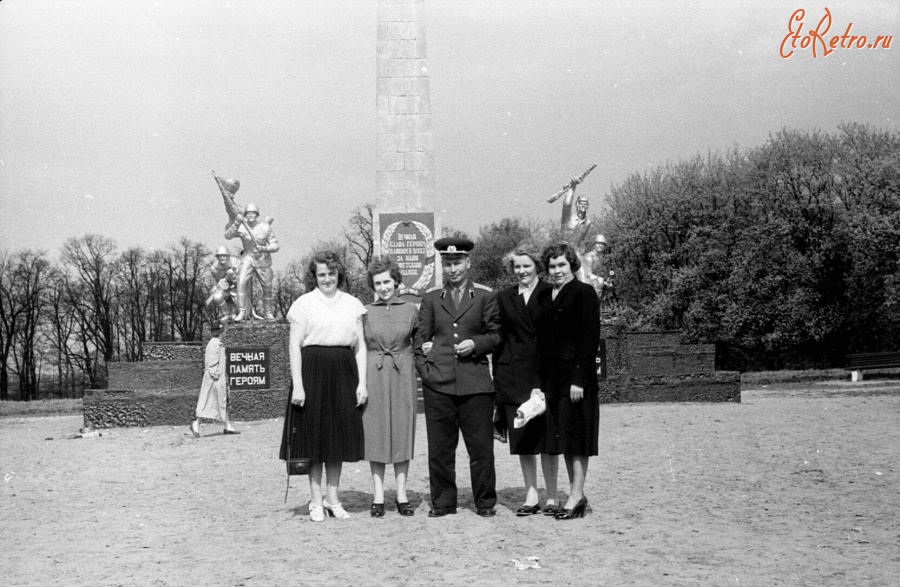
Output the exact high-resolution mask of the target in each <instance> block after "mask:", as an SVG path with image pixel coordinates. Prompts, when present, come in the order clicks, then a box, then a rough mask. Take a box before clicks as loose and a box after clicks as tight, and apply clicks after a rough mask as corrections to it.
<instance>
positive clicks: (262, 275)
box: [207, 174, 278, 322]
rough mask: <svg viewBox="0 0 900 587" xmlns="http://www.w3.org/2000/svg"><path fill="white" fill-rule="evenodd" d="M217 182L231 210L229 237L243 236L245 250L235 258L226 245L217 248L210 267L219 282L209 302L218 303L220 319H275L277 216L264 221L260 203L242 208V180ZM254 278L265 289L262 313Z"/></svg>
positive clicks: (216, 283) (226, 227)
mask: <svg viewBox="0 0 900 587" xmlns="http://www.w3.org/2000/svg"><path fill="white" fill-rule="evenodd" d="M213 176H214V177H215V174H213ZM216 183H218V184H219V190H220V191H221V192H222V198H223V200H224V201H225V211H226V212H227V213H228V223H227V224H226V225H225V238H226V239H233V238H239V239H240V240H241V245H242V249H241V254H240V256H239V257H233V256H232V255H231V253H230V252H229V251H228V249H227V248H226V247H224V246H221V247H219V248H218V249H216V260H215V261H214V262H213V264H212V265H211V266H210V275H211V277H212V279H213V281H214V282H215V285H214V286H213V292H212V294H211V295H210V297H209V298H208V299H207V304H210V303H213V304H215V305H216V308H217V309H218V314H219V319H220V320H223V321H227V320H234V321H235V322H240V321H241V320H244V319H246V318H251V317H252V318H256V319H257V320H262V319H265V320H274V319H275V298H274V294H273V288H272V281H273V278H274V273H273V270H272V253H275V252H277V251H278V240H277V239H276V238H275V233H274V232H273V231H272V222H273V219H272V218H271V217H267V218H265V219H264V220H262V221H260V216H259V208H258V207H257V206H256V204H247V205H246V206H244V207H241V206H239V205H237V204H236V203H235V201H234V194H235V193H236V192H237V190H238V188H239V187H240V185H241V184H240V182H238V181H233V180H223V179H221V178H218V177H216ZM253 281H256V282H257V283H258V284H259V287H260V290H261V292H262V298H261V299H262V313H263V315H262V316H260V315H259V314H258V313H257V312H256V309H255V307H254V305H253V300H252V298H251V289H252V283H253Z"/></svg>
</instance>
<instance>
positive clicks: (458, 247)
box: [434, 237, 475, 255]
mask: <svg viewBox="0 0 900 587" xmlns="http://www.w3.org/2000/svg"><path fill="white" fill-rule="evenodd" d="M434 248H435V249H437V251H438V252H439V253H440V254H442V255H468V254H469V251H471V250H472V249H474V248H475V243H473V242H472V241H470V240H469V239H467V238H459V237H449V238H442V239H439V240H436V241H434Z"/></svg>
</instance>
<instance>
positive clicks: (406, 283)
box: [374, 0, 440, 294]
mask: <svg viewBox="0 0 900 587" xmlns="http://www.w3.org/2000/svg"><path fill="white" fill-rule="evenodd" d="M376 46H377V52H376V71H377V79H376V91H375V119H376V150H377V153H376V164H375V175H376V194H375V201H376V204H375V206H376V214H375V223H374V224H375V226H374V234H375V237H376V238H375V253H376V254H389V255H391V256H392V257H393V258H394V260H396V261H397V262H398V263H399V264H400V269H401V273H403V287H404V288H405V289H408V290H410V293H413V294H420V293H421V291H423V290H424V289H426V288H427V287H429V286H431V285H434V284H435V282H436V280H438V281H437V283H440V281H439V278H440V263H435V256H434V246H433V245H434V239H435V238H436V237H435V235H438V236H439V235H440V223H439V220H438V219H437V218H435V215H434V211H433V208H432V206H433V205H434V204H433V201H434V191H435V182H434V141H433V135H432V131H433V129H432V121H431V97H430V93H429V83H428V55H427V52H426V50H425V2H424V0H379V1H378V32H377V45H376Z"/></svg>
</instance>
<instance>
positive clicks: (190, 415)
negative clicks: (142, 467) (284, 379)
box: [84, 389, 287, 428]
mask: <svg viewBox="0 0 900 587" xmlns="http://www.w3.org/2000/svg"><path fill="white" fill-rule="evenodd" d="M198 394H199V390H196V389H195V390H191V391H187V390H171V389H169V390H157V391H147V390H142V391H133V390H111V389H101V390H95V391H94V394H93V395H90V396H85V397H84V426H85V428H124V427H128V426H164V425H171V426H179V425H184V426H187V425H188V424H190V423H191V421H192V420H193V419H194V418H196V411H197V397H198ZM286 402H287V392H286V391H283V390H254V391H233V392H231V393H229V394H228V418H229V419H230V420H231V421H233V422H245V421H248V420H264V419H268V418H278V417H281V416H283V415H284V407H285V405H286Z"/></svg>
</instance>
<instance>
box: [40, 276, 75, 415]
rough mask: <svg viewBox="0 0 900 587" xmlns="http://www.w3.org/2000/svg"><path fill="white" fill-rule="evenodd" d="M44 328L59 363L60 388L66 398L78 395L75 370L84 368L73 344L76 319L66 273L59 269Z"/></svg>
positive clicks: (50, 294) (49, 299)
mask: <svg viewBox="0 0 900 587" xmlns="http://www.w3.org/2000/svg"><path fill="white" fill-rule="evenodd" d="M44 328H45V334H44V338H45V340H46V341H47V350H48V352H49V353H52V355H53V359H52V363H53V364H54V365H55V366H56V374H57V388H58V389H59V391H60V393H61V394H62V395H63V396H65V397H69V396H70V395H75V393H76V391H77V389H76V386H75V372H76V370H78V371H80V368H79V366H78V365H76V363H75V358H76V357H75V356H74V355H73V353H72V351H71V350H70V349H69V344H70V341H72V340H73V337H74V336H75V330H76V319H75V313H74V312H72V311H71V310H70V308H69V305H68V294H67V284H66V276H65V275H64V274H63V273H62V272H61V271H58V270H57V271H54V272H53V275H52V278H51V283H50V287H49V289H48V294H47V320H46V324H45V325H44Z"/></svg>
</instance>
